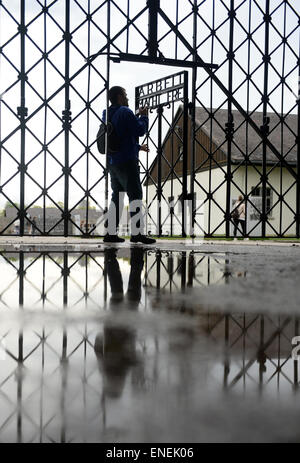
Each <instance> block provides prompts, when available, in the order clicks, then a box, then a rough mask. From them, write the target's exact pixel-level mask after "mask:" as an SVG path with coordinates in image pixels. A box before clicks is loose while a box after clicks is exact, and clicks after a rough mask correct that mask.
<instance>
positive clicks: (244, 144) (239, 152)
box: [195, 107, 298, 165]
mask: <svg viewBox="0 0 300 463" xmlns="http://www.w3.org/2000/svg"><path fill="white" fill-rule="evenodd" d="M210 114H213V118H211V117H210ZM232 114H233V122H234V138H233V143H232V145H231V157H232V161H233V162H241V161H243V160H244V155H245V154H248V155H250V161H251V162H253V163H261V162H262V139H261V137H260V136H259V135H258V134H257V133H256V132H255V131H254V130H253V129H252V127H250V125H249V124H248V123H247V122H246V121H245V119H244V117H243V116H242V114H241V113H240V112H239V111H237V110H232ZM267 116H268V117H269V118H270V122H269V128H270V131H269V136H268V138H269V140H270V142H271V143H272V144H273V145H274V146H275V148H276V149H277V150H278V151H279V153H282V154H283V155H284V156H285V155H286V158H285V159H286V161H287V162H288V163H289V164H291V165H296V164H297V147H298V145H297V143H296V136H297V131H298V129H297V126H298V116H297V114H288V115H284V116H283V117H282V118H281V119H280V118H279V116H278V115H277V114H276V113H268V114H267ZM251 118H252V120H253V121H254V122H255V123H256V125H257V126H258V127H260V126H261V125H262V123H263V113H262V112H254V113H251ZM195 119H196V127H197V128H199V130H202V131H203V132H205V133H206V134H207V135H208V136H209V137H210V136H211V137H212V141H213V142H214V143H215V144H216V145H218V146H220V145H222V147H221V149H222V151H223V152H224V154H225V155H227V142H226V141H225V131H224V130H225V124H226V123H227V122H228V111H227V109H218V110H216V109H212V111H211V112H208V110H207V109H205V108H199V107H197V108H196V113H195ZM247 131H248V137H247ZM267 162H268V164H273V163H276V162H278V158H277V156H276V155H275V154H274V153H273V152H272V151H270V149H269V148H267Z"/></svg>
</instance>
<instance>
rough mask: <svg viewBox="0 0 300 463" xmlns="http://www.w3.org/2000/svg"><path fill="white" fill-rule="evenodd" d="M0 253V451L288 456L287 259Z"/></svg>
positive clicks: (290, 301)
mask: <svg viewBox="0 0 300 463" xmlns="http://www.w3.org/2000/svg"><path fill="white" fill-rule="evenodd" d="M32 243H33V244H30V245H28V243H22V242H20V241H19V242H16V241H14V242H13V241H12V242H11V243H9V244H7V243H6V244H4V245H3V246H2V249H1V251H0V269H1V280H0V339H1V345H0V366H1V368H0V442H114V443H115V442H282V441H283V442H287V441H288V442H298V441H299V439H300V435H299V434H300V432H299V426H298V422H299V417H300V403H299V398H300V396H299V366H298V363H299V362H298V361H296V360H294V358H292V357H291V354H292V349H293V347H294V346H293V345H292V339H293V337H295V336H297V335H298V334H300V325H299V316H300V307H299V301H300V285H299V281H300V279H299V277H300V263H299V262H300V259H299V257H300V249H299V247H298V246H292V245H291V244H290V245H285V246H280V245H276V244H274V245H272V246H265V245H261V244H258V245H253V246H250V245H245V244H246V243H243V242H237V243H232V244H231V245H230V244H228V243H227V244H222V243H217V244H216V243H214V245H211V244H207V243H198V244H197V245H195V243H187V242H186V243H183V242H175V241H174V242H171V241H170V242H168V243H166V242H164V243H158V245H157V246H156V247H155V248H151V247H148V248H147V249H146V248H143V247H140V246H138V245H136V246H132V247H131V248H130V247H129V246H128V243H125V245H121V246H119V247H117V248H115V247H113V246H109V245H108V246H103V245H102V244H99V242H97V241H95V243H92V245H91V246H89V247H87V246H86V245H85V244H84V243H77V242H76V243H74V242H71V243H63V242H62V243H53V244H52V245H51V246H49V244H48V245H47V244H46V243H43V242H37V241H35V242H32Z"/></svg>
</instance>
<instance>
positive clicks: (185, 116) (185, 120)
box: [181, 71, 189, 238]
mask: <svg viewBox="0 0 300 463" xmlns="http://www.w3.org/2000/svg"><path fill="white" fill-rule="evenodd" d="M183 82H184V84H183V137H182V142H183V151H182V155H183V159H182V201H183V202H182V224H181V235H182V237H183V238H185V237H186V221H187V204H186V200H187V198H188V194H187V163H188V152H187V151H188V118H189V114H188V103H189V99H188V72H187V71H184V81H183Z"/></svg>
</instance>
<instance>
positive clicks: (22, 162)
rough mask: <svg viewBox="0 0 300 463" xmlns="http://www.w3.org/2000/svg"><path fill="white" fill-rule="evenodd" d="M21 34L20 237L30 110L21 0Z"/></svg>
mask: <svg viewBox="0 0 300 463" xmlns="http://www.w3.org/2000/svg"><path fill="white" fill-rule="evenodd" d="M18 31H19V33H20V41H21V43H20V48H21V62H20V65H21V72H20V74H19V79H20V85H21V92H20V97H21V101H20V106H19V107H18V108H17V113H18V116H19V118H20V127H21V137H20V138H21V145H20V164H19V167H18V169H19V172H20V210H19V213H18V219H19V220H20V235H21V236H23V235H24V219H25V215H26V213H25V172H26V164H25V132H26V117H27V115H28V109H27V108H26V105H25V86H26V81H27V75H26V73H25V36H26V33H27V27H26V26H25V0H21V17H20V25H19V27H18Z"/></svg>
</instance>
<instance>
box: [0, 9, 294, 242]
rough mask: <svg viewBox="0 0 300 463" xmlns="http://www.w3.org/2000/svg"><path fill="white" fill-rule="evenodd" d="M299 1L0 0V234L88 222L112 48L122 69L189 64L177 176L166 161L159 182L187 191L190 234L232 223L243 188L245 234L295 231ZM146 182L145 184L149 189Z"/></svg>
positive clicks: (92, 225)
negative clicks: (184, 142)
mask: <svg viewBox="0 0 300 463" xmlns="http://www.w3.org/2000/svg"><path fill="white" fill-rule="evenodd" d="M297 8H299V6H298V5H296V2H293V1H291V0H290V1H288V0H264V1H263V2H258V1H257V0H235V1H234V0H230V1H228V2H225V1H223V0H204V1H197V0H194V1H192V0H180V1H179V0H176V1H175V0H174V2H169V1H166V0H148V1H146V0H143V1H139V2H134V1H129V0H120V1H118V2H117V1H114V0H103V1H102V2H99V1H96V0H87V1H83V0H53V1H50V0H49V1H48V0H44V1H42V0H34V1H31V2H26V1H25V0H20V2H16V1H10V0H2V1H1V3H0V17H1V46H0V58H1V71H0V72H1V90H0V92H1V100H0V112H1V121H0V131H1V132H0V137H1V144H0V150H1V151H0V159H1V165H0V196H1V202H2V206H1V207H2V208H3V207H5V209H4V211H5V212H4V213H3V214H2V215H5V217H1V233H2V234H11V233H13V224H16V221H19V224H18V226H19V228H18V227H17V228H16V230H15V233H19V234H20V235H24V234H28V233H30V227H31V225H32V222H33V215H36V214H38V220H37V221H36V222H35V229H36V233H38V234H42V235H48V234H52V235H62V234H63V235H65V236H68V235H77V234H79V235H83V236H90V235H91V234H96V233H97V227H96V222H97V220H98V219H99V217H100V215H101V212H103V211H106V208H107V201H108V192H109V188H108V180H107V169H106V163H105V158H104V157H103V158H102V159H101V158H100V157H99V155H98V153H97V151H96V148H95V134H96V132H97V128H98V126H99V123H100V121H101V113H102V109H103V108H105V106H106V104H107V103H108V101H107V95H106V93H107V92H106V89H107V88H108V87H109V85H110V82H111V81H112V78H114V73H113V71H114V70H116V69H117V67H115V66H117V65H113V66H112V63H111V59H114V60H115V61H121V63H122V62H127V63H129V64H128V69H129V68H130V67H132V69H134V67H133V66H134V64H130V63H132V62H136V63H137V64H138V65H139V66H141V63H153V64H157V65H158V66H165V67H166V65H169V66H173V67H174V66H177V70H178V66H179V67H181V68H186V69H190V73H191V76H190V77H191V79H190V80H191V86H190V88H191V92H190V93H191V94H190V97H191V98H190V106H189V107H190V148H189V151H188V152H187V151H186V150H184V152H183V153H182V156H183V159H182V163H183V166H184V168H183V172H187V173H188V177H187V178H186V179H183V182H181V183H185V182H187V184H186V185H184V187H180V182H178V181H177V183H176V175H175V173H174V175H173V173H172V175H171V178H170V179H169V183H170V182H171V183H172V184H173V183H174V182H175V183H176V185H175V183H174V185H175V187H174V188H175V189H176V188H177V190H176V194H177V193H178V196H180V194H181V195H182V196H181V199H180V200H181V201H184V200H190V201H192V214H191V216H192V221H193V226H194V232H195V234H196V235H197V234H202V235H205V236H214V235H217V234H226V235H227V236H230V235H232V233H233V232H232V218H231V211H232V202H233V200H234V199H236V198H237V196H238V195H239V194H241V195H242V197H243V199H244V201H245V205H246V211H247V212H246V215H247V217H249V218H250V219H251V218H252V219H253V220H252V219H251V220H252V221H251V220H249V223H248V224H247V231H246V234H247V235H256V236H267V235H270V234H272V235H276V236H288V235H290V236H297V237H299V224H300V219H299V217H300V206H299V197H300V194H299V184H300V177H299V168H298V166H299V133H300V130H299V128H300V124H299V99H298V96H297V95H298V90H297V86H298V79H299V75H300V71H299V70H300V62H299V29H300V16H299V10H298V9H297ZM207 63H210V64H216V65H217V66H218V67H217V68H214V67H211V66H209V65H207ZM145 65H146V64H145ZM122 69H124V68H122ZM139 69H140V68H139ZM147 69H148V68H147ZM151 69H154V67H153V66H152V68H151ZM159 69H161V68H159ZM169 71H170V70H169V69H166V75H167V74H170V72H169ZM153 72H156V71H153ZM133 79H137V81H136V82H134V81H133ZM131 83H132V84H133V85H134V84H136V85H139V84H141V83H142V82H140V81H139V80H138V77H133V76H131ZM169 124H170V121H169ZM203 137H204V138H203ZM205 137H206V138H205ZM153 147H154V154H155V143H154V144H153ZM198 152H199V153H198ZM154 154H153V153H152V154H151V155H150V156H152V158H150V160H149V162H148V159H147V162H146V163H145V165H146V166H148V168H147V169H146V172H145V175H146V178H147V179H149V178H151V175H152V171H151V165H152V164H151V163H152V161H153V156H154ZM177 155H178V153H176V156H175V157H174V156H172V157H173V158H174V159H176V157H177ZM150 161H151V162H150ZM168 162H169V160H168ZM172 168H173V167H172ZM171 170H172V169H171ZM166 176H167V173H166ZM163 181H164V179H163ZM154 183H155V182H154ZM148 187H149V191H150V190H151V188H150V186H149V185H148V186H147V189H148ZM156 193H157V192H156V191H155V185H152V190H151V191H150V193H149V195H148V196H149V198H150V196H151V197H152V198H153V197H154V196H155V194H156ZM171 196H172V195H171ZM149 201H151V198H150V199H149ZM35 205H38V206H39V211H38V212H37V209H36V208H35V209H34V210H33V209H32V207H33V206H35ZM95 209H96V211H97V213H96V212H95ZM199 215H201V217H202V218H201V221H200V220H199ZM78 217H80V218H78ZM203 217H204V218H203Z"/></svg>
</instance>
